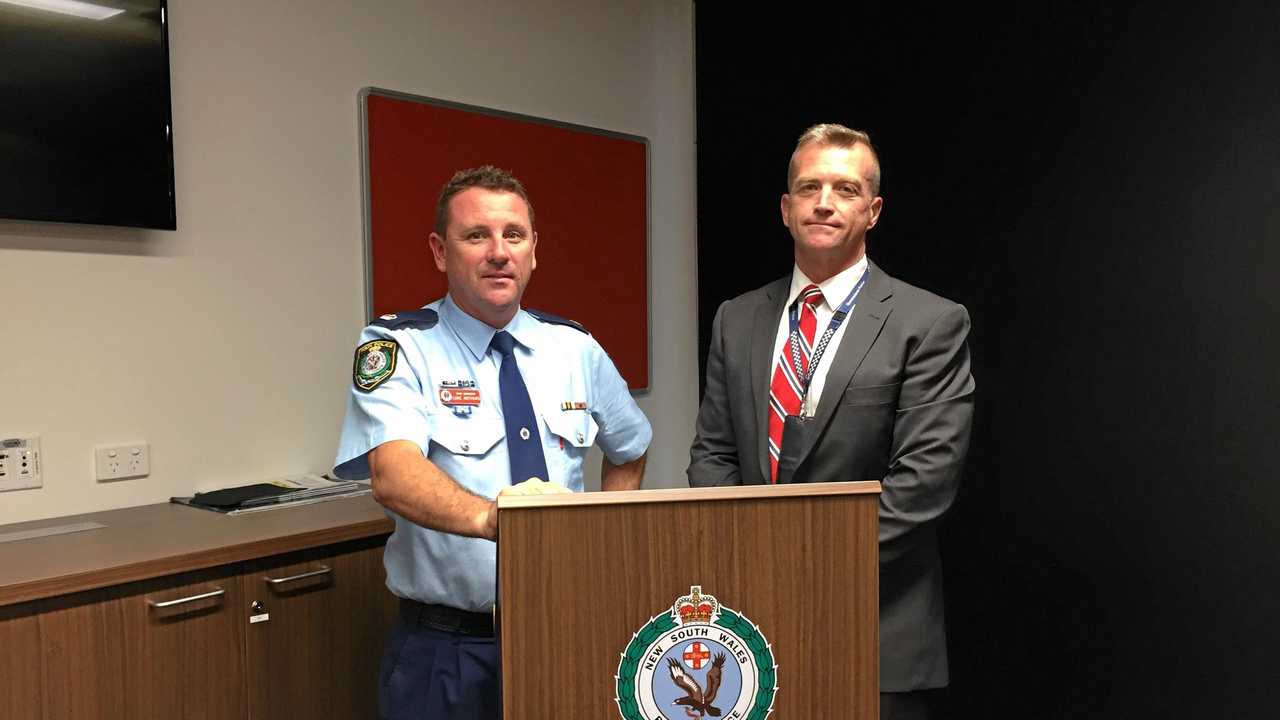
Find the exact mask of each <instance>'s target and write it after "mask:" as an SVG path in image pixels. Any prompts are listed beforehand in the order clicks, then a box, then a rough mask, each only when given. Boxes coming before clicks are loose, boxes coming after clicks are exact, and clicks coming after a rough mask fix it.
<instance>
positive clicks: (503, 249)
mask: <svg viewBox="0 0 1280 720" xmlns="http://www.w3.org/2000/svg"><path fill="white" fill-rule="evenodd" d="M485 259H486V260H488V261H489V262H490V263H492V264H494V265H506V264H507V262H508V261H509V260H511V247H510V246H508V245H507V240H506V238H504V237H502V236H501V235H499V236H498V237H495V238H494V239H493V242H491V243H489V252H488V255H487V257H486V258H485Z"/></svg>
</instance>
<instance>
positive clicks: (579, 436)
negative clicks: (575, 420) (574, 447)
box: [578, 430, 587, 443]
mask: <svg viewBox="0 0 1280 720" xmlns="http://www.w3.org/2000/svg"><path fill="white" fill-rule="evenodd" d="M586 441H587V436H586V435H583V434H582V431H581V430H579V431H578V442H580V443H582V442H586Z"/></svg>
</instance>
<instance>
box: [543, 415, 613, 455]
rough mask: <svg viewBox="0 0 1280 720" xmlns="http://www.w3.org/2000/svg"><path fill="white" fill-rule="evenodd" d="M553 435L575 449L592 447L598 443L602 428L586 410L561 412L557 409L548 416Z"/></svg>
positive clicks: (548, 423) (548, 425)
mask: <svg viewBox="0 0 1280 720" xmlns="http://www.w3.org/2000/svg"><path fill="white" fill-rule="evenodd" d="M546 420H547V427H548V428H549V429H550V430H551V434H552V435H555V436H557V437H559V438H560V439H561V440H563V441H564V442H565V443H566V444H568V445H572V446H574V447H580V448H585V447H591V444H592V443H594V442H595V441H596V432H598V431H599V430H600V426H599V425H597V424H596V419H595V418H593V417H591V413H589V412H587V411H586V410H561V409H560V408H556V409H555V410H553V411H551V412H550V413H548V414H547V415H546Z"/></svg>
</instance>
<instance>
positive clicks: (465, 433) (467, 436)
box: [429, 413, 506, 456]
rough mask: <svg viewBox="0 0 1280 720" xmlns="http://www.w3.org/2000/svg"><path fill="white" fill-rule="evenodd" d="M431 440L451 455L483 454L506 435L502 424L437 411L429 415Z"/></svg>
mask: <svg viewBox="0 0 1280 720" xmlns="http://www.w3.org/2000/svg"><path fill="white" fill-rule="evenodd" d="M429 420H430V421H431V442H432V443H433V444H436V445H439V446H440V447H442V448H444V449H445V450H447V451H449V453H451V454H453V455H473V456H479V455H485V454H487V453H488V452H489V451H490V450H491V449H493V446H494V445H497V444H498V441H499V440H501V439H502V438H503V436H504V435H506V432H505V431H504V429H503V427H502V425H499V424H494V423H490V422H485V421H484V420H481V419H480V418H477V417H458V416H456V415H454V414H452V413H438V414H433V415H431V416H430V417H429Z"/></svg>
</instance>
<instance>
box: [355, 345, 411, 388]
mask: <svg viewBox="0 0 1280 720" xmlns="http://www.w3.org/2000/svg"><path fill="white" fill-rule="evenodd" d="M399 355H400V344H399V343H397V342H396V341H395V340H370V341H369V342H367V343H365V344H363V345H361V346H360V347H358V348H356V361H355V367H353V368H352V370H351V379H352V381H353V382H354V383H355V386H356V389H357V390H360V391H361V392H370V391H372V390H373V389H374V388H376V387H378V386H379V385H381V384H382V383H384V382H386V380H387V378H389V377H391V376H392V374H394V373H395V371H396V358H397V357H398V356H399Z"/></svg>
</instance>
